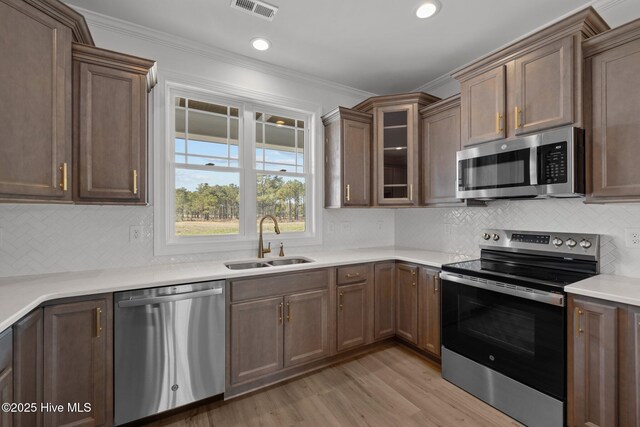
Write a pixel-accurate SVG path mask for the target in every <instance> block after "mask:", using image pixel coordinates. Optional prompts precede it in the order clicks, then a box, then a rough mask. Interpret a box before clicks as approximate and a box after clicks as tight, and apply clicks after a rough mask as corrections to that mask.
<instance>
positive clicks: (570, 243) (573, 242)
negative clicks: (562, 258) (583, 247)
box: [566, 237, 577, 248]
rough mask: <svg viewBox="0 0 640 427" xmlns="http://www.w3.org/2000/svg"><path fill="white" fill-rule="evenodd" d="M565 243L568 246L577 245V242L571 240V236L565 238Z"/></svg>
mask: <svg viewBox="0 0 640 427" xmlns="http://www.w3.org/2000/svg"><path fill="white" fill-rule="evenodd" d="M566 245H567V247H569V248H574V247H575V246H576V245H577V242H576V241H575V240H573V239H572V238H571V237H569V240H567V243H566Z"/></svg>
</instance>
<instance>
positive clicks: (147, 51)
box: [0, 11, 395, 277]
mask: <svg viewBox="0 0 640 427" xmlns="http://www.w3.org/2000/svg"><path fill="white" fill-rule="evenodd" d="M82 13H83V14H85V17H86V18H87V21H88V23H89V26H90V28H91V32H92V34H93V36H94V38H95V42H96V45H97V46H100V47H104V48H107V49H112V50H116V51H120V52H125V53H130V54H133V55H139V56H143V57H147V58H153V59H155V60H157V62H158V70H159V74H160V75H161V76H163V75H165V74H170V75H171V76H172V78H179V77H180V76H187V77H188V79H190V80H201V81H203V82H214V83H215V82H221V83H224V84H225V85H227V86H235V87H237V88H240V89H242V90H244V91H245V92H246V91H257V92H267V93H273V94H277V95H279V96H281V97H287V98H290V99H293V100H301V101H304V102H305V103H307V104H311V105H316V106H317V107H319V108H320V109H321V110H322V112H323V113H324V112H327V111H329V110H330V109H332V108H334V107H335V106H337V105H345V106H351V105H355V104H357V103H359V102H360V101H362V100H363V99H365V98H367V97H369V96H371V95H372V94H369V93H366V92H362V91H358V90H355V89H351V88H347V87H344V86H341V85H337V84H333V83H330V82H324V81H319V80H317V79H314V78H311V77H307V76H304V75H301V74H298V73H296V72H295V71H287V70H283V69H280V68H278V67H273V66H269V65H266V64H262V63H257V62H256V61H252V60H248V59H243V58H240V57H238V56H236V55H232V54H228V55H227V54H225V52H220V51H218V50H215V49H214V48H210V47H208V46H204V45H199V44H196V43H192V42H188V41H185V40H180V39H177V38H175V37H168V36H166V35H164V34H161V33H157V32H153V31H148V30H146V29H144V28H141V27H136V26H132V25H129V24H127V23H124V22H121V21H114V20H112V19H107V18H106V17H103V16H99V15H95V14H92V13H89V12H86V11H82ZM157 89H158V88H156V91H155V92H156V93H157V92H158V90H157ZM161 116H162V115H161V114H156V115H155V116H154V117H155V119H156V120H163V118H162V117H161ZM160 126H162V123H160ZM152 143H153V144H158V143H162V141H158V140H157V138H156V140H155V141H153V142H152ZM320 169H322V167H320ZM394 215H395V213H394V211H393V210H382V209H380V210H377V209H376V210H336V211H329V210H322V213H321V222H322V230H323V236H322V237H323V243H322V245H318V246H313V247H305V248H304V249H302V248H300V249H293V248H286V249H287V252H288V253H289V254H292V253H302V252H308V251H312V250H322V249H325V248H327V249H337V248H352V247H369V246H390V245H393V243H394ZM153 221H154V207H153V206H149V207H122V206H63V205H27V204H22V205H6V204H4V205H0V277H2V276H14V275H24V274H39V273H50V272H60V271H77V270H91V269H101V268H118V267H126V266H136V265H145V264H150V263H164V262H182V261H197V260H204V259H230V258H241V257H254V256H255V253H254V251H237V252H216V253H205V254H194V255H188V256H185V255H182V256H174V257H170V256H163V257H156V256H154V254H153ZM131 225H141V226H142V227H143V230H144V233H143V235H144V239H143V241H142V242H141V243H133V244H132V243H130V242H129V227H130V226H131ZM372 230H376V232H375V233H372V232H371V231H372ZM273 242H274V244H275V243H277V239H276V238H274V239H273ZM216 249H219V248H216ZM256 251H257V248H256Z"/></svg>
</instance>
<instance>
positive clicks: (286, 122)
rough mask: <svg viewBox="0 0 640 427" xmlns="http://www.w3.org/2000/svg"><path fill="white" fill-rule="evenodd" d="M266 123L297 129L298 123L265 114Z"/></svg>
mask: <svg viewBox="0 0 640 427" xmlns="http://www.w3.org/2000/svg"><path fill="white" fill-rule="evenodd" d="M264 121H265V122H267V123H273V124H275V125H279V126H292V127H295V125H296V121H295V120H293V119H289V118H287V117H282V116H272V115H270V114H265V116H264Z"/></svg>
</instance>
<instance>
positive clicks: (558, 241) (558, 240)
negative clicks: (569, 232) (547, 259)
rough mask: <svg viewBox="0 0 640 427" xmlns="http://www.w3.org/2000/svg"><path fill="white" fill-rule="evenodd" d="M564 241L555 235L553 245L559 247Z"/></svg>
mask: <svg viewBox="0 0 640 427" xmlns="http://www.w3.org/2000/svg"><path fill="white" fill-rule="evenodd" d="M563 243H564V242H563V241H562V239H561V238H559V237H554V239H553V245H554V246H555V247H556V248H559V247H560V246H562V244H563Z"/></svg>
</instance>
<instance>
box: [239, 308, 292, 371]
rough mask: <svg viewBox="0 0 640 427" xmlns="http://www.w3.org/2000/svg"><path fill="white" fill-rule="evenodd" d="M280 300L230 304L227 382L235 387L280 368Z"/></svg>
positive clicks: (281, 358) (281, 347)
mask: <svg viewBox="0 0 640 427" xmlns="http://www.w3.org/2000/svg"><path fill="white" fill-rule="evenodd" d="M283 324H284V301H283V298H282V297H277V298H267V299H261V300H258V301H250V302H244V303H239V304H233V305H231V361H230V364H231V382H232V383H233V384H238V383H242V382H246V381H249V380H252V379H255V378H259V377H262V376H264V375H267V374H270V373H272V372H276V371H279V370H280V369H282V368H283V366H284V359H283V350H284V347H283V342H284V341H283V340H284V335H283V333H284V330H283Z"/></svg>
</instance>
